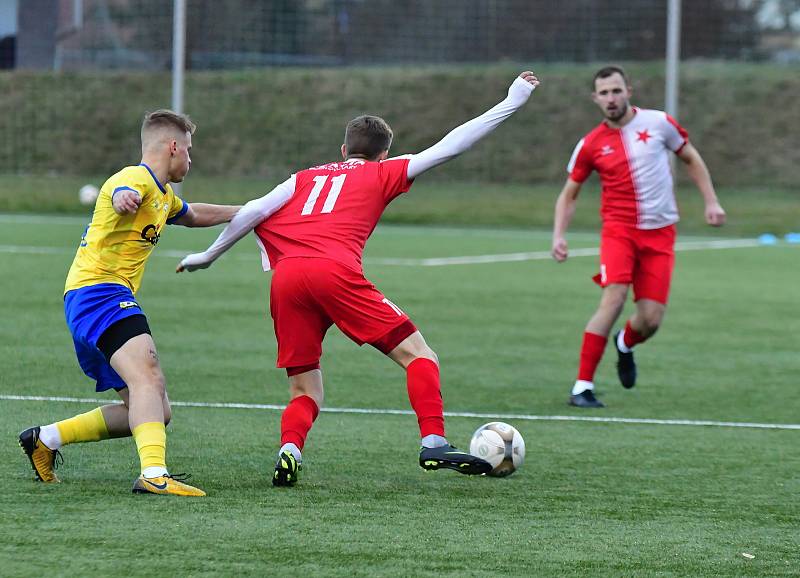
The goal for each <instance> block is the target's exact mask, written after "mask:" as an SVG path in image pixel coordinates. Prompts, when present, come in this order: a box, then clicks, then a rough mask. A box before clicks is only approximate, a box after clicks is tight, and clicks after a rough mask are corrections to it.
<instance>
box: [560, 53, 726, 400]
mask: <svg viewBox="0 0 800 578" xmlns="http://www.w3.org/2000/svg"><path fill="white" fill-rule="evenodd" d="M593 88H594V92H593V93H592V100H594V102H595V103H596V104H597V106H599V107H600V110H602V111H603V115H604V116H605V120H604V121H603V122H602V123H600V125H598V126H597V128H595V129H594V130H593V131H592V132H590V133H589V134H587V135H586V136H585V137H584V138H583V139H581V141H580V142H579V143H578V145H577V146H576V147H575V152H573V154H572V159H571V160H570V163H569V167H568V169H567V170H568V171H569V177H568V178H567V182H566V184H565V185H564V188H563V189H562V190H561V194H560V195H559V197H558V201H557V202H556V210H555V220H554V225H553V248H552V254H553V258H554V259H555V260H556V261H559V262H561V261H564V260H566V258H567V241H566V238H565V235H566V232H567V228H568V227H569V223H570V221H571V219H572V215H573V214H574V213H575V204H576V202H577V199H578V193H579V192H580V189H581V185H582V184H583V182H584V181H585V180H586V179H587V177H588V176H589V175H590V174H591V172H592V171H593V170H595V171H597V172H598V174H599V175H600V182H601V185H602V192H601V203H600V214H601V217H602V221H603V227H602V232H601V237H600V274H599V275H598V276H597V277H596V278H595V280H596V281H597V282H598V283H599V284H600V286H601V287H602V288H603V294H602V297H601V298H600V306H599V307H598V308H597V311H596V312H595V314H594V315H593V316H592V318H591V319H589V323H588V324H587V325H586V330H585V333H584V334H583V345H582V346H581V356H580V366H579V369H578V379H577V381H576V382H575V386H574V387H573V388H572V395H571V396H570V399H569V403H570V405H574V406H577V407H603V404H602V403H601V402H600V401H599V400H598V399H597V398H596V397H595V395H594V392H593V390H594V383H593V382H594V373H595V370H596V369H597V365H598V364H599V363H600V358H601V357H602V356H603V350H604V349H605V347H606V342H607V341H608V335H609V333H610V332H611V328H612V326H613V325H614V323H615V322H616V320H617V318H619V316H620V313H622V309H623V307H624V305H625V300H626V299H627V296H628V287H629V286H630V285H633V299H634V301H635V302H636V313H634V315H633V316H632V317H631V318H630V319H629V320H628V321H627V323H626V324H625V328H624V329H622V330H621V331H619V332H618V333H616V334H615V336H614V341H615V345H616V348H617V353H618V359H617V373H618V375H619V379H620V381H621V382H622V385H623V386H624V387H625V388H631V387H633V386H634V385H635V384H636V364H635V363H634V360H633V351H632V350H633V347H634V346H635V345H636V344H637V343H641V342H643V341H645V340H646V339H647V338H649V337H650V336H652V335H653V334H654V333H655V332H656V330H657V329H658V327H659V325H660V324H661V320H662V318H663V316H664V311H665V309H666V306H667V297H668V295H669V287H670V279H671V277H672V268H673V264H674V261H675V253H674V245H675V223H676V222H678V208H677V205H676V203H675V194H674V192H673V183H672V171H671V169H670V164H669V153H670V152H674V153H675V154H676V155H677V156H678V158H680V159H681V160H682V161H683V162H684V163H686V167H687V171H688V173H689V176H690V177H691V179H692V180H693V181H694V183H695V184H696V185H697V188H698V189H699V190H700V193H701V194H702V195H703V200H704V201H705V218H706V222H707V223H708V224H709V225H712V226H715V227H718V226H720V225H722V224H724V222H725V211H724V210H723V209H722V207H721V206H720V204H719V202H718V201H717V195H716V193H715V192H714V185H713V184H712V183H711V176H710V175H709V173H708V169H707V168H706V165H705V163H704V162H703V159H702V157H701V156H700V153H698V152H697V149H695V148H694V147H693V146H692V144H691V143H690V142H689V140H688V134H687V133H686V131H685V130H684V129H683V128H682V127H681V126H680V125H679V124H678V123H677V121H675V119H673V118H672V117H670V116H669V115H668V114H666V113H665V112H662V111H659V110H646V109H640V108H636V107H633V106H631V104H630V97H631V93H632V89H631V87H630V83H629V81H628V78H627V76H626V75H625V72H624V71H623V70H622V69H621V68H619V67H616V66H609V67H607V68H603V69H602V70H600V71H598V72H597V73H596V74H595V76H594V79H593Z"/></svg>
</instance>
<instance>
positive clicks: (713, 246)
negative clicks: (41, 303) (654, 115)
mask: <svg viewBox="0 0 800 578" xmlns="http://www.w3.org/2000/svg"><path fill="white" fill-rule="evenodd" d="M760 246H761V244H760V243H759V242H758V240H757V239H716V240H708V241H685V242H680V243H676V244H675V251H678V252H682V251H702V250H720V249H743V248H752V247H760ZM0 253H15V254H31V255H72V254H74V253H75V249H74V248H66V247H36V246H28V245H0ZM187 254H188V253H187V252H186V251H177V250H170V249H166V250H163V251H158V252H156V253H153V256H155V257H165V258H169V259H182V258H183V257H185V256H186V255H187ZM569 254H570V257H573V258H575V257H592V256H596V255H599V254H600V249H598V248H597V247H585V248H580V249H572V250H571V251H570V253H569ZM228 258H232V259H235V260H237V261H253V260H254V257H252V256H247V255H233V256H228ZM549 259H551V256H550V251H530V252H524V253H498V254H495V255H466V256H460V257H433V258H427V259H411V258H391V257H371V258H370V257H367V258H365V259H364V263H365V264H367V265H388V266H399V267H443V266H447V265H479V264H485V263H510V262H514V261H544V260H549Z"/></svg>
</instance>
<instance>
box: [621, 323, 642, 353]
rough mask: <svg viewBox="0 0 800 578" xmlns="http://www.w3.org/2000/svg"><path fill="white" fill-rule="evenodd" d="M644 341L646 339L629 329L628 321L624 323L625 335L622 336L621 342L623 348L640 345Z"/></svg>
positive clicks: (631, 328)
mask: <svg viewBox="0 0 800 578" xmlns="http://www.w3.org/2000/svg"><path fill="white" fill-rule="evenodd" d="M646 339H647V337H644V336H643V335H642V334H641V333H639V332H638V331H636V330H635V329H634V328H633V327H631V322H630V320H628V321H627V322H626V323H625V333H623V334H622V341H624V342H625V347H633V346H634V345H636V344H637V343H641V342H642V341H644V340H646Z"/></svg>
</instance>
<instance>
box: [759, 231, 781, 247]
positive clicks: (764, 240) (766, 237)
mask: <svg viewBox="0 0 800 578" xmlns="http://www.w3.org/2000/svg"><path fill="white" fill-rule="evenodd" d="M758 242H759V243H761V244H762V245H774V244H776V243H777V242H778V237H776V236H775V235H773V234H772V233H764V234H763V235H759V236H758Z"/></svg>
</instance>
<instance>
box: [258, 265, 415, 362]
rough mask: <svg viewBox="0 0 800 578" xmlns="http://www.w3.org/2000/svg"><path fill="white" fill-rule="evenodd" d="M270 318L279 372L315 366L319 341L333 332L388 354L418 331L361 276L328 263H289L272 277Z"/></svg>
mask: <svg viewBox="0 0 800 578" xmlns="http://www.w3.org/2000/svg"><path fill="white" fill-rule="evenodd" d="M270 313H271V314H272V319H273V322H274V325H275V337H276V338H277V340H278V363H277V366H278V367H298V366H306V365H313V364H315V363H319V358H320V357H321V356H322V340H323V339H324V337H325V333H326V332H327V331H328V328H329V327H330V326H331V325H333V324H336V326H337V327H338V328H339V329H340V330H341V331H342V333H344V334H345V335H347V336H348V337H349V338H350V339H352V340H353V341H355V342H356V343H358V344H359V345H363V344H364V343H369V344H370V345H372V346H374V347H375V348H377V349H379V350H380V351H382V352H383V353H389V352H390V351H391V350H392V349H394V348H395V347H397V346H398V345H399V344H400V342H401V341H403V340H404V339H405V338H406V337H408V336H409V335H411V334H412V333H414V332H415V331H416V330H417V328H416V327H415V326H414V324H413V323H412V322H411V320H410V319H409V318H408V315H406V314H405V313H403V312H402V311H401V310H400V308H398V307H397V305H395V304H394V303H392V302H391V301H389V300H388V299H387V298H386V297H384V295H383V293H381V292H380V291H378V290H377V289H376V288H375V286H374V285H373V284H372V283H370V282H369V281H367V280H366V279H365V278H364V275H363V273H361V272H359V271H354V270H353V269H350V268H349V267H345V266H344V265H342V264H341V263H338V262H336V261H331V260H330V259H316V258H306V257H294V258H290V259H283V260H281V261H280V262H278V265H277V267H276V268H275V271H274V272H273V273H272V285H271V288H270Z"/></svg>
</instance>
